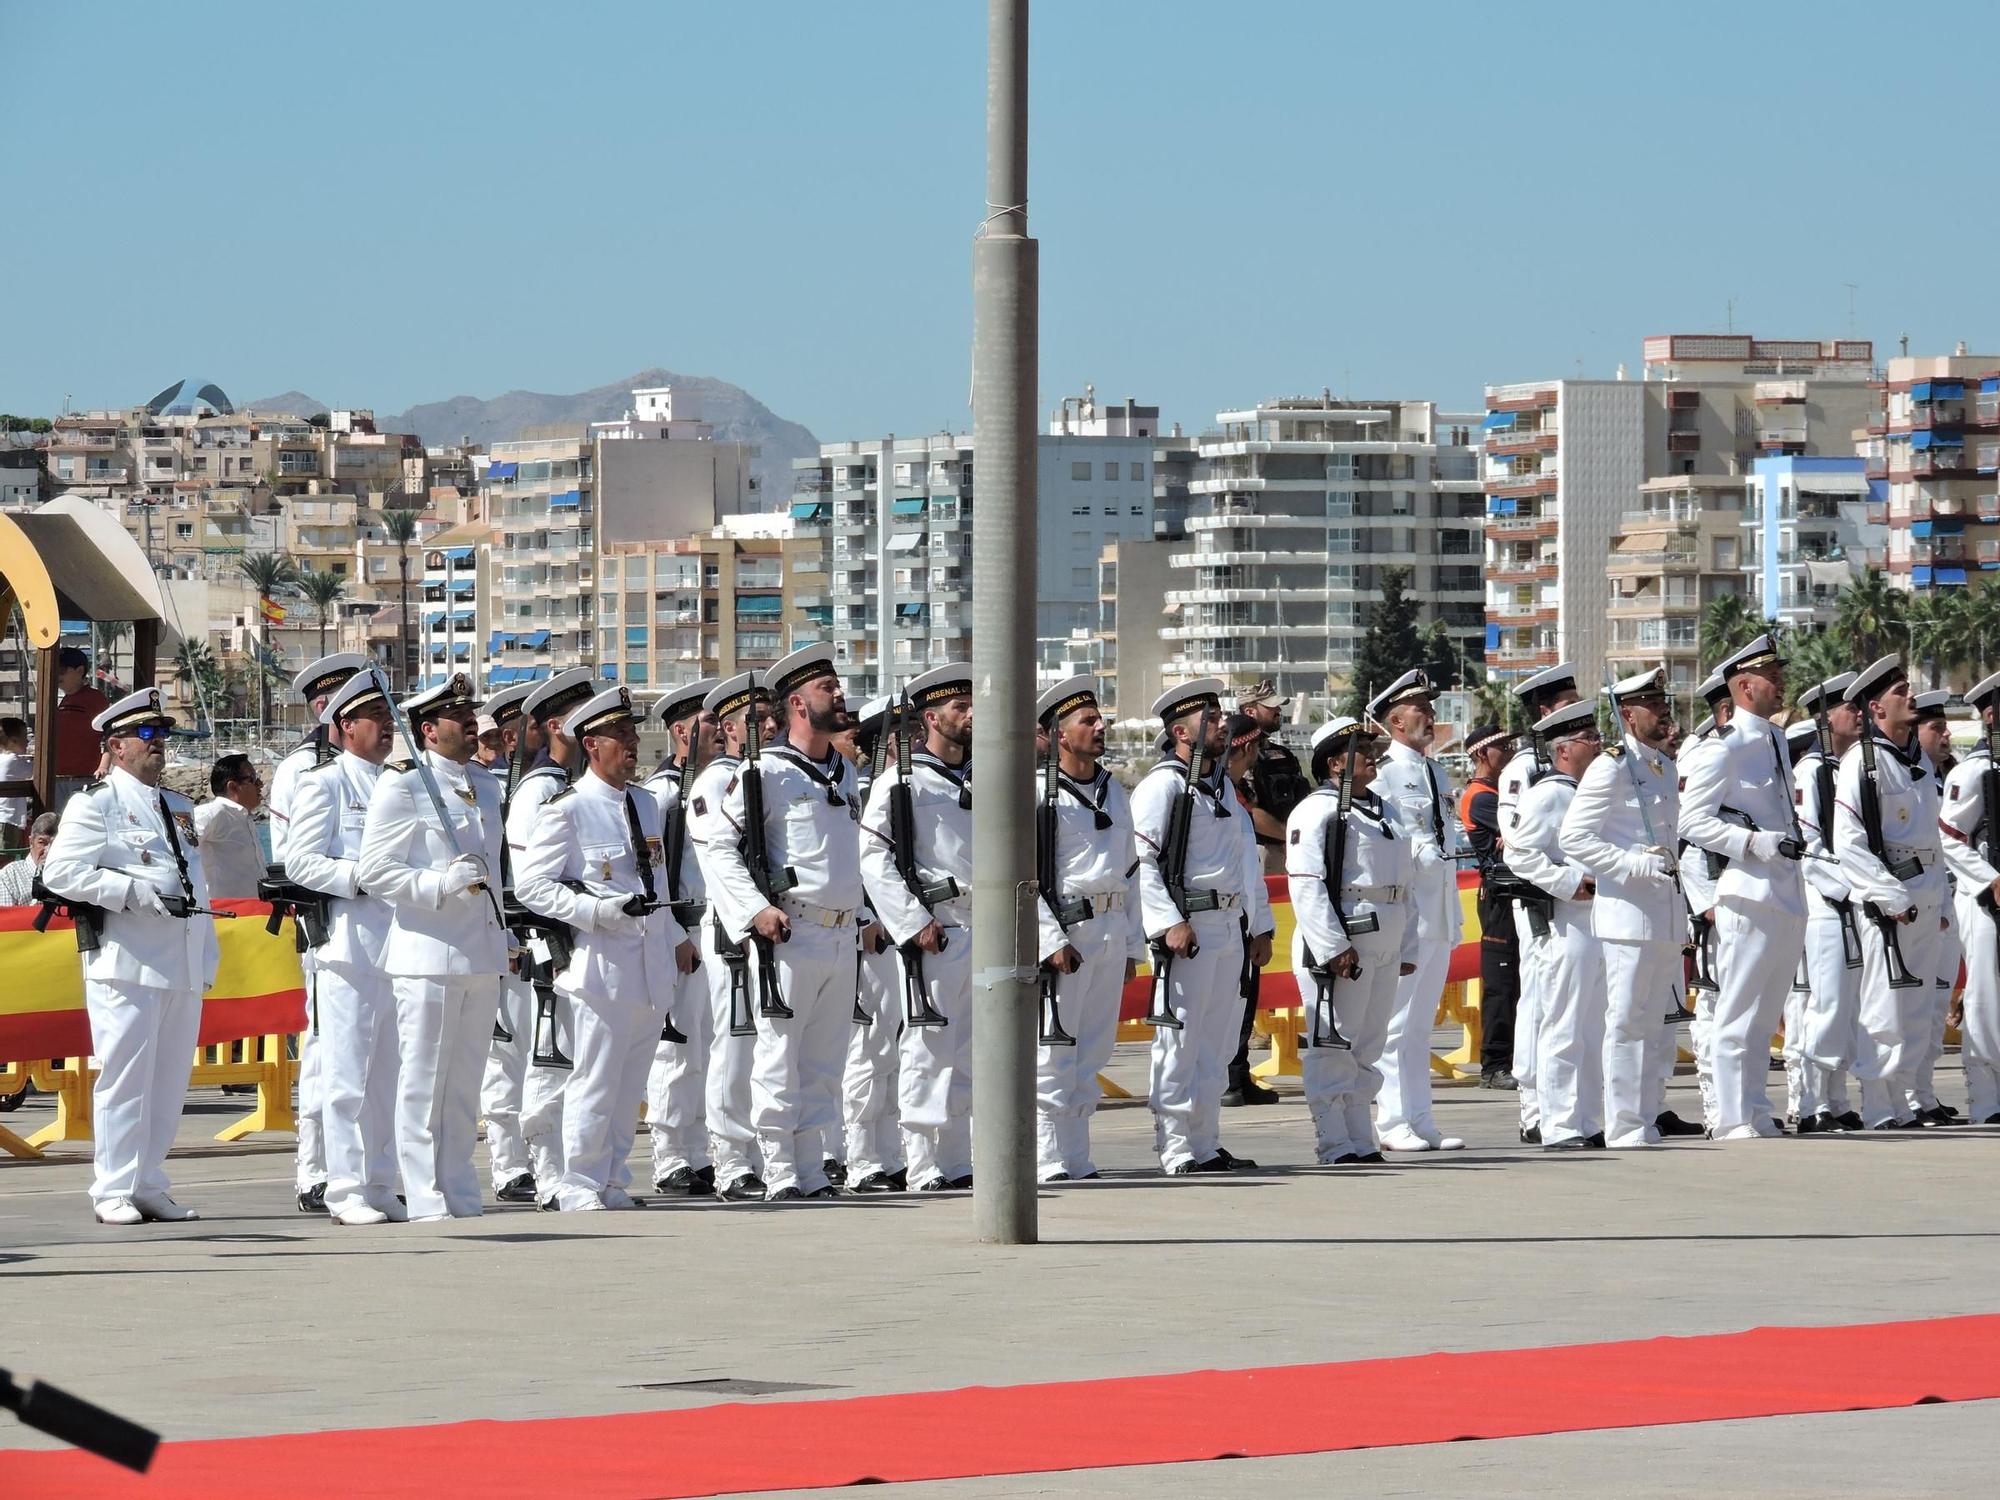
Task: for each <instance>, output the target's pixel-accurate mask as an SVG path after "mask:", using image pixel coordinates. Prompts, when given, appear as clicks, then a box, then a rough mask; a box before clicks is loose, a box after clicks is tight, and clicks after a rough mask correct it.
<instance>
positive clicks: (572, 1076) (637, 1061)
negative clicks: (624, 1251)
mask: <svg viewBox="0 0 2000 1500" xmlns="http://www.w3.org/2000/svg"><path fill="white" fill-rule="evenodd" d="M563 998H564V999H565V1000H567V1001H568V1002H569V1006H570V1015H571V1018H572V1021H571V1028H570V1029H571V1031H572V1032H573V1033H574V1034H575V1038H576V1045H575V1050H573V1051H572V1052H571V1053H570V1060H571V1061H572V1063H574V1064H575V1066H573V1067H572V1068H571V1069H570V1070H569V1081H568V1082H567V1083H565V1084H564V1085H563V1102H562V1141H563V1174H562V1180H561V1182H560V1183H559V1184H558V1185H557V1188H556V1204H557V1206H558V1207H560V1208H565V1209H578V1208H586V1207H588V1206H589V1205H591V1204H593V1203H601V1202H602V1201H603V1197H604V1190H605V1189H606V1188H608V1187H623V1186H624V1182H622V1181H620V1180H619V1173H618V1170H617V1169H618V1167H619V1166H620V1165H621V1164H622V1163H623V1162H624V1161H625V1159H626V1158H627V1157H628V1156H630V1155H631V1152H632V1141H633V1138H634V1137H635V1136H636V1135H637V1133H638V1126H639V1101H640V1100H641V1099H642V1098H644V1097H645V1093H646V1072H647V1070H648V1069H649V1068H650V1067H651V1066H652V1062H653V1052H654V1049H655V1047H656V1046H657V1045H658V1043H659V1039H660V1012H659V1009H658V1008H657V1007H655V1006H654V1005H652V1004H651V1003H650V1002H649V1001H646V1000H607V999H605V998H604V997H603V996H601V995H577V994H570V993H567V992H566V993H565V994H564V997H563ZM625 1178H626V1180H627V1181H629V1180H630V1173H629V1171H628V1172H627V1173H626V1174H625ZM537 1186H538V1187H540V1186H541V1184H539V1183H538V1184H537ZM544 1192H546V1189H544Z"/></svg>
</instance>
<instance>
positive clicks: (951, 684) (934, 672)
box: [903, 661, 972, 709]
mask: <svg viewBox="0 0 2000 1500" xmlns="http://www.w3.org/2000/svg"><path fill="white" fill-rule="evenodd" d="M971 696H972V663H971V662H967V661H953V662H946V663H945V664H944V665H943V666H941V667H932V668H931V669H930V670H929V671H928V672H924V673H922V674H920V675H918V676H916V677H912V678H911V679H910V680H909V682H908V683H907V684H906V685H905V686H904V688H903V701H904V702H905V703H907V704H909V705H910V707H912V708H915V709H925V708H935V707H937V706H938V704H940V703H948V702H950V701H951V700H952V699H953V698H970V697H971Z"/></svg>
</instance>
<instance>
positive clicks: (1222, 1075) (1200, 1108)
mask: <svg viewBox="0 0 2000 1500" xmlns="http://www.w3.org/2000/svg"><path fill="white" fill-rule="evenodd" d="M1192 920H1193V923H1194V938H1195V946H1196V948H1197V950H1198V951H1197V952H1196V953H1195V955H1194V956H1193V957H1192V958H1176V959H1175V960H1174V961H1173V966H1172V968H1171V969H1170V970H1169V972H1168V976H1167V996H1168V999H1169V1001H1170V1002H1171V1003H1172V1005H1173V1009H1174V1014H1175V1015H1176V1016H1178V1017H1180V1020H1181V1029H1180V1030H1179V1031H1175V1030H1173V1029H1171V1028H1169V1027H1165V1026H1161V1027H1158V1028H1156V1029H1155V1030H1154V1032H1153V1057H1152V1066H1151V1068H1150V1070H1149V1072H1150V1077H1149V1079H1148V1092H1149V1095H1150V1099H1151V1103H1152V1108H1153V1147H1154V1149H1155V1150H1156V1151H1157V1152H1158V1153H1159V1157H1160V1165H1161V1166H1162V1167H1164V1168H1166V1170H1168V1171H1169V1172H1171V1171H1172V1170H1173V1169H1174V1168H1175V1167H1178V1166H1180V1165H1181V1164H1182V1163H1183V1162H1202V1161H1207V1160H1209V1159H1210V1158H1211V1157H1213V1156H1214V1155H1215V1153H1216V1151H1217V1150H1218V1149H1219V1148H1220V1146H1221V1144H1222V1092H1223V1090H1224V1089H1225V1088H1227V1087H1228V1084H1229V1059H1230V1058H1232V1057H1234V1056H1235V1055H1236V1036H1237V1030H1238V1028H1239V1027H1240V1026H1241V1025H1242V1022H1243V994H1242V991H1241V990H1239V989H1238V988H1237V983H1238V980H1239V979H1240V978H1241V976H1242V973H1243V923H1242V921H1241V919H1240V918H1239V917H1238V915H1237V913H1235V912H1234V911H1204V912H1196V913H1195V915H1194V917H1193V919H1192ZM1156 982H1157V981H1156Z"/></svg>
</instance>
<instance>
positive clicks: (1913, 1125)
mask: <svg viewBox="0 0 2000 1500" xmlns="http://www.w3.org/2000/svg"><path fill="white" fill-rule="evenodd" d="M1929 1123H1930V1121H1928V1120H1926V1119H1925V1118H1924V1117H1923V1116H1922V1115H1911V1116H1910V1118H1909V1119H1907V1120H1898V1121H1897V1122H1896V1128H1897V1129H1898V1130H1922V1129H1923V1128H1924V1127H1925V1126H1926V1125H1928V1124H1929Z"/></svg>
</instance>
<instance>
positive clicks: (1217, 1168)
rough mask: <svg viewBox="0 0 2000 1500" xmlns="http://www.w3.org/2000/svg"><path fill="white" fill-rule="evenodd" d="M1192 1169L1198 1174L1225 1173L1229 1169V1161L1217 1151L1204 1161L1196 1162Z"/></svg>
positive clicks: (1212, 1174)
mask: <svg viewBox="0 0 2000 1500" xmlns="http://www.w3.org/2000/svg"><path fill="white" fill-rule="evenodd" d="M1194 1170H1195V1173H1196V1175H1198V1176H1214V1175H1216V1174H1217V1173H1227V1172H1228V1171H1229V1163H1228V1161H1227V1160H1225V1159H1224V1157H1223V1155H1222V1153H1221V1152H1220V1151H1218V1152H1216V1153H1215V1155H1213V1156H1211V1157H1209V1158H1208V1159H1207V1160H1206V1161H1198V1162H1196V1163H1195V1164H1194Z"/></svg>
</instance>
